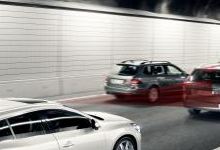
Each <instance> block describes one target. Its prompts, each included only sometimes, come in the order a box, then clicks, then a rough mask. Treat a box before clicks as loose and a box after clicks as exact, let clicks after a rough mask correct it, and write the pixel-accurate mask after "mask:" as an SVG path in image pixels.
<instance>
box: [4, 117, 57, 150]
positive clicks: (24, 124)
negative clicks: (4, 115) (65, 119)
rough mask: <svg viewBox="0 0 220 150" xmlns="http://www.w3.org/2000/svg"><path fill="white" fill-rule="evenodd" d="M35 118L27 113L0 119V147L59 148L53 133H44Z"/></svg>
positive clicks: (9, 149) (26, 149) (20, 149)
mask: <svg viewBox="0 0 220 150" xmlns="http://www.w3.org/2000/svg"><path fill="white" fill-rule="evenodd" d="M35 118H36V116H35V115H34V114H32V113H29V114H24V115H20V116H16V117H12V118H9V119H7V120H2V121H0V149H1V150H59V145H58V142H57V140H56V138H55V137H54V135H53V134H46V132H45V130H44V128H43V124H42V122H41V120H38V119H37V118H36V119H35ZM8 125H10V127H9V126H8Z"/></svg>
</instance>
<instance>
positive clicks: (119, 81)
mask: <svg viewBox="0 0 220 150" xmlns="http://www.w3.org/2000/svg"><path fill="white" fill-rule="evenodd" d="M111 83H112V84H123V83H124V80H118V79H111Z"/></svg>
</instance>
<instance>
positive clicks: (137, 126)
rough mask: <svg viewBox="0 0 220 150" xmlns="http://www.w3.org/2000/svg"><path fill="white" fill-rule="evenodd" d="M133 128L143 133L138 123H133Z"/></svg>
mask: <svg viewBox="0 0 220 150" xmlns="http://www.w3.org/2000/svg"><path fill="white" fill-rule="evenodd" d="M131 126H132V127H133V128H134V129H135V130H136V131H138V132H139V133H141V127H140V126H139V125H137V124H136V123H131Z"/></svg>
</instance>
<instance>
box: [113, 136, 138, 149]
mask: <svg viewBox="0 0 220 150" xmlns="http://www.w3.org/2000/svg"><path fill="white" fill-rule="evenodd" d="M114 150H136V148H135V145H134V142H133V140H132V139H130V138H128V137H125V138H122V139H121V140H119V141H118V142H117V143H116V145H115V148H114Z"/></svg>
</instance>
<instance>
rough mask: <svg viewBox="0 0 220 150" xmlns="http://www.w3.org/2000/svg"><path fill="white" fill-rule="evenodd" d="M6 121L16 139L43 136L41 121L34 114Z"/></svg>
mask: <svg viewBox="0 0 220 150" xmlns="http://www.w3.org/2000/svg"><path fill="white" fill-rule="evenodd" d="M8 121H9V123H10V125H11V127H12V129H13V131H14V133H15V136H16V139H18V138H26V137H30V136H36V135H43V134H45V130H44V128H43V125H42V122H41V119H40V117H39V116H38V115H37V113H36V112H33V113H27V114H23V115H20V116H16V117H13V118H10V119H8Z"/></svg>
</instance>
